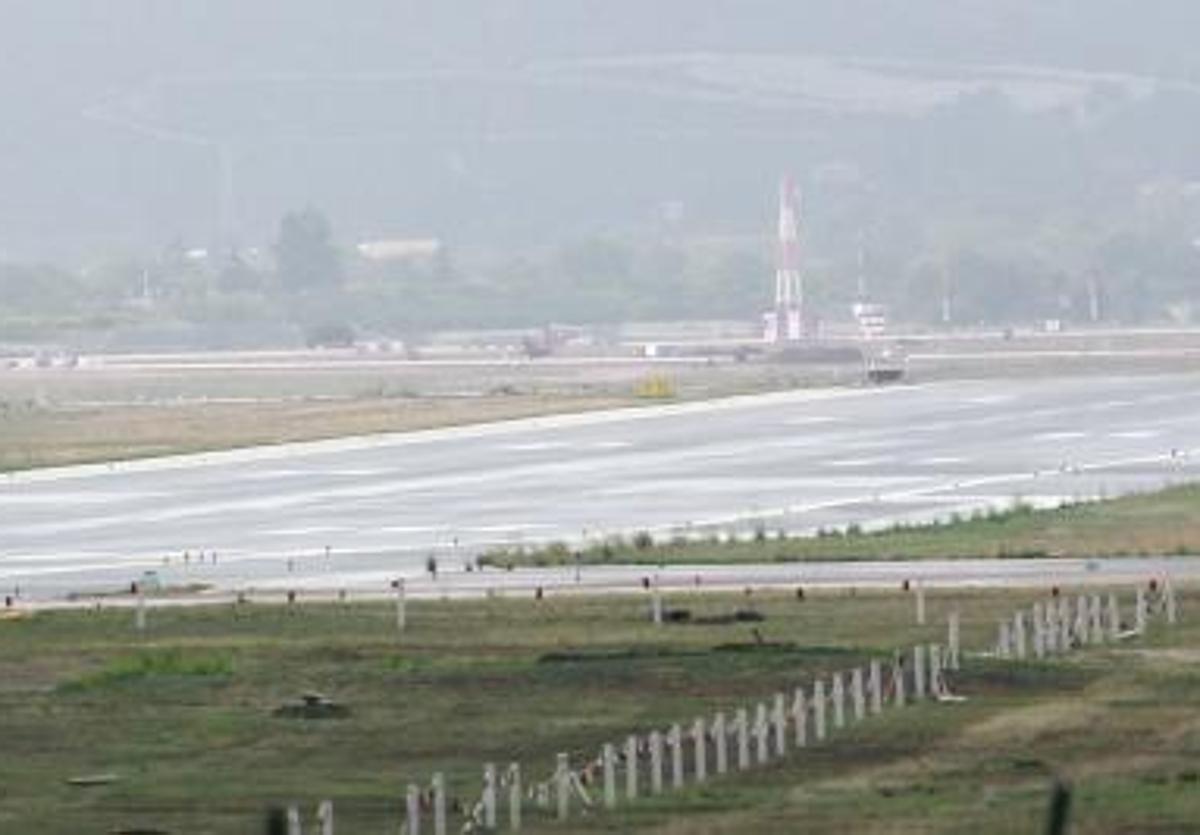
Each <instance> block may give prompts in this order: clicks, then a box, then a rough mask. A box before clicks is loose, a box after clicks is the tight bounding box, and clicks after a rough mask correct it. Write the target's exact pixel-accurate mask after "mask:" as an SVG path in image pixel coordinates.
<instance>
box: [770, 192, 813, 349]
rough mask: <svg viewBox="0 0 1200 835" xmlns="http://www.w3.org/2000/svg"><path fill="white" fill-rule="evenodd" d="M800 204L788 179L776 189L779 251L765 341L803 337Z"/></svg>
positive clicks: (795, 339)
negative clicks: (773, 294) (777, 191)
mask: <svg viewBox="0 0 1200 835" xmlns="http://www.w3.org/2000/svg"><path fill="white" fill-rule="evenodd" d="M799 207H800V201H799V199H798V197H797V194H796V185H795V183H794V182H793V181H792V178H791V177H785V178H784V180H783V183H782V185H781V186H780V188H779V252H778V259H779V261H778V269H777V270H776V273H775V309H774V310H772V311H770V312H769V313H767V314H766V315H765V316H764V317H763V324H764V326H765V327H764V337H765V339H766V341H767V342H771V343H780V342H797V341H799V340H800V339H801V338H803V336H804V280H803V277H802V276H801V273H800V208H799Z"/></svg>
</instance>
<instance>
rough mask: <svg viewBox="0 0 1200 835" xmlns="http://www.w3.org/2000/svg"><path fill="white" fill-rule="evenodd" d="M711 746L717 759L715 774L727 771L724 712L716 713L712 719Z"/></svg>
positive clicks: (727, 756)
mask: <svg viewBox="0 0 1200 835" xmlns="http://www.w3.org/2000/svg"><path fill="white" fill-rule="evenodd" d="M712 733H713V748H714V749H715V755H716V760H717V774H718V775H720V774H725V773H726V772H728V771H729V729H728V728H727V727H726V725H725V714H724V713H718V714H717V715H716V717H715V718H714V719H713V724H712Z"/></svg>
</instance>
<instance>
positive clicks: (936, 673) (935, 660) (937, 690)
mask: <svg viewBox="0 0 1200 835" xmlns="http://www.w3.org/2000/svg"><path fill="white" fill-rule="evenodd" d="M941 682H942V648H941V647H940V646H938V645H937V644H930V645H929V695H930V696H931V697H933V698H935V699H936V698H937V697H938V696H940V695H941V693H942V688H941Z"/></svg>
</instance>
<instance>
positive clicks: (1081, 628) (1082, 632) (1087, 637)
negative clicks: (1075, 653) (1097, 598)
mask: <svg viewBox="0 0 1200 835" xmlns="http://www.w3.org/2000/svg"><path fill="white" fill-rule="evenodd" d="M1090 612H1091V608H1090V607H1089V605H1088V599H1087V597H1086V596H1085V595H1082V594H1081V595H1079V599H1078V600H1076V601H1075V633H1076V634H1077V635H1078V636H1079V644H1080V646H1087V645H1088V644H1090V643H1091V642H1092V631H1091V629H1090V626H1091V622H1092V619H1091V617H1090V616H1089V614H1090Z"/></svg>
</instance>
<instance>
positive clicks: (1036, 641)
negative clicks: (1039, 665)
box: [1029, 603, 1046, 661]
mask: <svg viewBox="0 0 1200 835" xmlns="http://www.w3.org/2000/svg"><path fill="white" fill-rule="evenodd" d="M1029 625H1030V628H1031V629H1032V630H1033V657H1034V658H1036V659H1037V660H1038V661H1041V660H1042V659H1043V658H1045V657H1046V626H1045V624H1044V623H1043V621H1042V604H1040V603H1034V604H1033V614H1032V616H1031V617H1030V619H1029Z"/></svg>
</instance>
